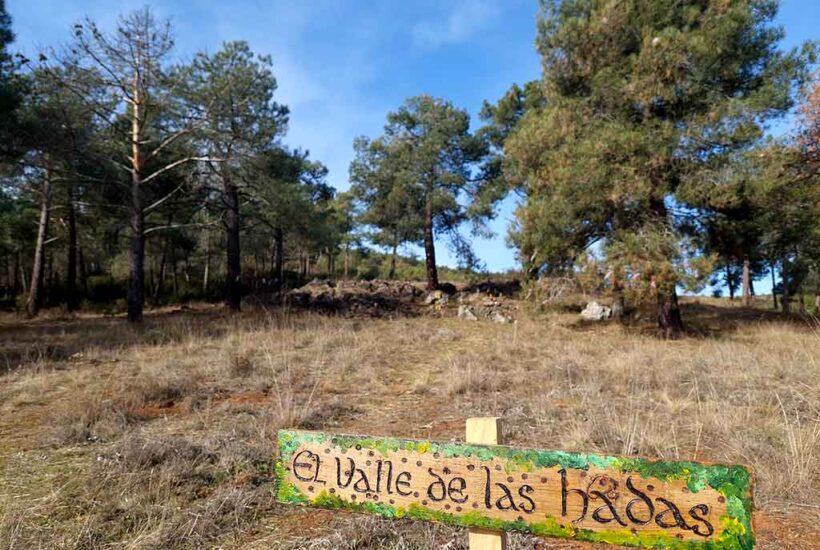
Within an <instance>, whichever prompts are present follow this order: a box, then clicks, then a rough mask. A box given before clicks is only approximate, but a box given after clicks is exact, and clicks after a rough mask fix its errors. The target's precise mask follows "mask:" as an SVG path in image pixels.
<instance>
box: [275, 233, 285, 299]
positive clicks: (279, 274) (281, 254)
mask: <svg viewBox="0 0 820 550" xmlns="http://www.w3.org/2000/svg"><path fill="white" fill-rule="evenodd" d="M273 240H274V249H275V256H276V263H275V264H274V267H273V270H274V274H275V277H276V287H275V288H276V290H280V289H281V288H282V287H283V285H284V284H285V232H284V231H283V230H282V228H281V227H277V228H276V230H275V231H274V232H273Z"/></svg>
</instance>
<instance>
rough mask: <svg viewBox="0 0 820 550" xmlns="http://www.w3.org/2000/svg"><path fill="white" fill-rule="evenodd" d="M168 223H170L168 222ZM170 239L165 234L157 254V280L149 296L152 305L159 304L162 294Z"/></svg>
mask: <svg viewBox="0 0 820 550" xmlns="http://www.w3.org/2000/svg"><path fill="white" fill-rule="evenodd" d="M169 225H170V224H169ZM169 241H170V239H169V238H168V237H167V236H166V237H165V239H164V240H163V242H162V253H161V254H160V256H159V270H158V275H157V281H156V284H155V285H154V294H153V296H152V298H151V302H152V303H153V304H154V306H158V305H159V298H160V296H161V295H162V285H164V284H165V270H166V266H167V264H168V247H169V246H170V244H169Z"/></svg>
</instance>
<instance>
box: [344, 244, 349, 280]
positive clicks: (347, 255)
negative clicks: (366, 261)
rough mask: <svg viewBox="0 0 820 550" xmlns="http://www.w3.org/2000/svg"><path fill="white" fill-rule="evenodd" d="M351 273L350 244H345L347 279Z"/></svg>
mask: <svg viewBox="0 0 820 550" xmlns="http://www.w3.org/2000/svg"><path fill="white" fill-rule="evenodd" d="M349 273H350V245H349V244H346V245H345V281H346V280H347V278H348V276H349Z"/></svg>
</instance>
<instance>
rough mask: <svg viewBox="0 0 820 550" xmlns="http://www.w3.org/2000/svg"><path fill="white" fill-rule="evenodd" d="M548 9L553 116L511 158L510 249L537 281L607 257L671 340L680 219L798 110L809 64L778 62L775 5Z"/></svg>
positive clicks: (686, 250)
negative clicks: (796, 86) (775, 123)
mask: <svg viewBox="0 0 820 550" xmlns="http://www.w3.org/2000/svg"><path fill="white" fill-rule="evenodd" d="M542 5H543V13H542V16H541V18H540V20H539V34H538V39H537V45H538V49H539V52H540V53H541V56H542V60H543V68H544V77H543V81H542V83H541V86H542V90H543V95H544V101H545V106H544V107H543V108H539V109H534V110H532V111H530V112H528V113H526V114H525V115H524V117H523V118H522V120H521V123H520V124H519V125H518V127H517V128H516V129H515V131H514V132H513V133H512V135H511V136H510V138H509V139H508V140H507V144H506V151H507V154H508V155H509V156H510V157H511V162H512V165H513V170H514V176H515V177H517V178H518V179H519V180H520V181H522V182H524V185H525V186H526V191H527V201H526V203H525V204H524V205H523V206H522V208H521V209H520V210H519V211H518V231H517V232H516V233H515V234H514V235H513V241H514V242H515V243H516V244H517V245H518V246H519V248H520V251H521V255H522V257H524V258H527V259H528V261H529V262H530V263H531V265H530V266H528V267H531V268H533V269H539V270H545V269H561V268H564V267H566V266H571V265H572V264H573V263H574V261H575V259H576V258H577V257H578V256H579V255H580V254H581V253H582V252H583V251H585V250H586V249H587V248H589V247H590V246H591V245H592V244H594V243H596V242H601V243H603V251H604V253H605V255H606V258H607V259H608V261H609V262H610V263H611V264H612V265H611V270H612V273H614V274H615V279H616V280H615V281H614V282H613V287H614V288H619V287H622V286H623V285H624V284H625V283H627V282H628V283H629V285H633V286H638V285H640V286H641V287H642V290H641V292H639V293H638V294H639V295H641V296H644V297H647V298H648V297H649V296H654V297H655V299H656V301H657V310H658V322H659V325H660V327H661V328H662V329H663V332H664V334H666V335H667V336H675V335H676V334H677V333H679V331H680V330H681V328H682V321H681V318H680V311H679V309H678V305H677V295H676V287H677V286H678V284H679V283H680V282H681V281H683V280H684V279H686V278H687V277H689V276H691V275H692V274H690V273H687V269H688V267H689V266H690V265H691V262H690V258H689V257H688V256H689V255H690V252H691V247H689V246H687V242H686V241H685V240H683V239H682V236H683V235H682V234H681V231H680V226H679V222H680V215H679V214H680V213H681V211H682V210H684V209H683V206H685V204H686V203H687V202H688V201H693V202H695V198H696V197H699V196H702V195H703V194H705V193H707V191H708V190H707V189H705V188H708V187H709V186H710V185H713V181H712V180H711V178H710V177H709V176H710V174H713V173H715V172H718V171H720V170H721V169H722V167H723V166H724V165H725V164H726V163H727V162H729V161H730V160H731V156H732V154H733V153H735V152H736V151H738V150H742V149H744V148H748V147H750V146H751V145H753V144H754V143H756V142H757V141H758V140H759V138H760V136H761V133H762V124H763V122H764V121H765V120H766V119H767V118H769V117H771V116H774V115H777V114H780V113H783V112H784V111H785V110H787V109H788V108H789V107H790V106H791V104H792V94H793V83H794V81H795V80H796V79H797V78H799V77H800V75H801V70H802V67H803V63H802V58H801V57H800V56H799V55H798V54H797V53H796V52H790V53H782V52H780V51H779V50H778V49H777V43H778V41H779V40H780V38H781V37H782V34H783V33H782V30H781V29H779V28H777V27H774V26H773V25H772V21H773V19H774V16H775V14H776V8H777V3H776V2H774V1H771V0H740V1H737V2H722V1H721V2H719V1H709V2H700V1H694V0H691V1H682V2H681V1H678V0H629V1H626V2H605V1H596V0H564V1H555V2H547V1H545V2H543V4H542Z"/></svg>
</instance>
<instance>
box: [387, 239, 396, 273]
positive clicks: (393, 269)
mask: <svg viewBox="0 0 820 550" xmlns="http://www.w3.org/2000/svg"><path fill="white" fill-rule="evenodd" d="M397 248H398V244H397V243H395V242H394V243H393V253H392V254H391V255H390V272H389V273H388V274H387V278H388V279H390V280H391V281H392V280H393V279H395V278H396V249H397Z"/></svg>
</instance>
